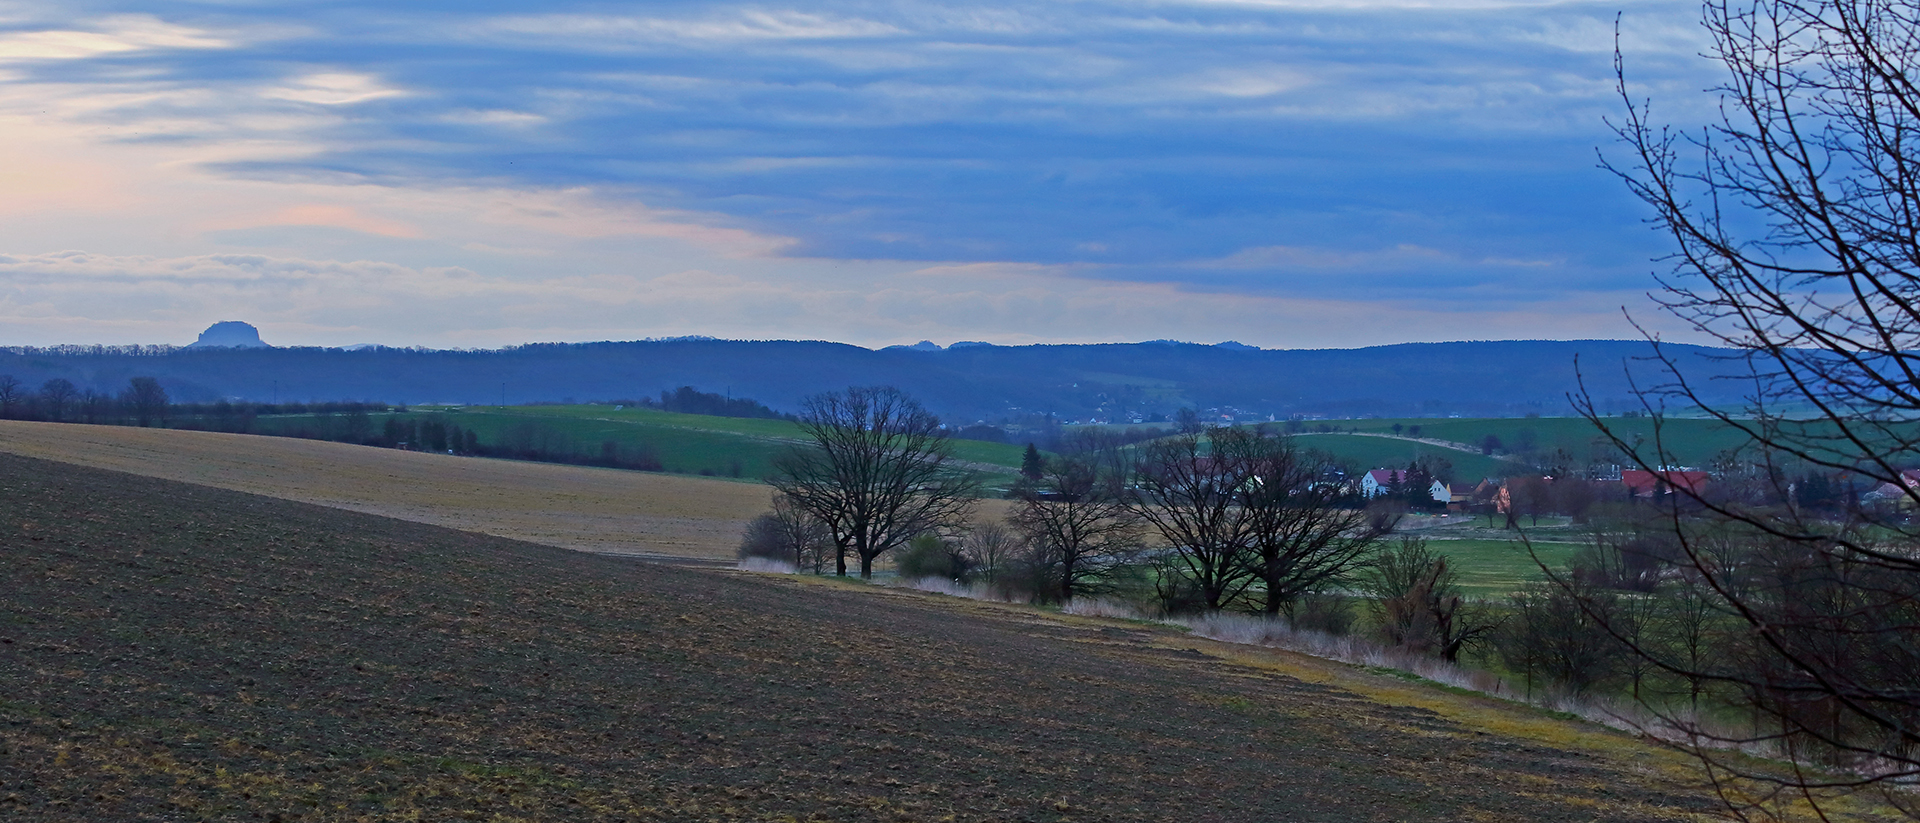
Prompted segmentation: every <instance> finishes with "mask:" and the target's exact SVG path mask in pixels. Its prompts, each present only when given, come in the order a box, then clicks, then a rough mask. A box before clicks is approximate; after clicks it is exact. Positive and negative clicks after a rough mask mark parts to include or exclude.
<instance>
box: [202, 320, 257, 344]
mask: <svg viewBox="0 0 1920 823" xmlns="http://www.w3.org/2000/svg"><path fill="white" fill-rule="evenodd" d="M187 348H189V349H207V348H227V349H261V348H267V344H266V342H265V341H263V340H261V339H260V330H259V329H256V328H254V327H253V324H251V323H242V322H240V321H238V320H222V321H220V322H218V323H215V324H213V325H211V326H208V327H207V330H206V331H203V332H201V333H200V339H199V340H196V341H194V342H192V343H190V344H188V345H187Z"/></svg>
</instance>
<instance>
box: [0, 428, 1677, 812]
mask: <svg viewBox="0 0 1920 823" xmlns="http://www.w3.org/2000/svg"><path fill="white" fill-rule="evenodd" d="M0 580H4V581H6V582H5V589H4V596H0V818H4V819H7V820H22V821H38V820H199V819H235V820H280V821H288V820H460V819H468V820H562V819H565V820H588V819H592V820H834V821H883V820H884V821H897V820H960V821H1002V820H1023V821H1065V820H1080V821H1091V820H1114V821H1134V820H1138V821H1163V820H1207V821H1216V820H1217V821H1236V820H1289V821H1316V820H1324V821H1349V820H1410V819H1420V820H1541V821H1556V820H1650V819H1652V820H1658V819H1679V818H1684V817H1685V816H1686V813H1687V812H1688V811H1689V810H1692V811H1698V810H1701V809H1704V808H1706V804H1705V801H1704V799H1703V796H1702V795H1700V794H1698V793H1696V792H1694V791H1692V790H1687V789H1682V788H1679V787H1678V786H1677V784H1670V783H1668V782H1666V781H1667V780H1668V779H1669V778H1670V777H1671V776H1673V775H1678V774H1681V773H1682V770H1681V769H1680V768H1679V766H1678V763H1679V761H1677V760H1675V759H1673V758H1672V757H1671V756H1669V755H1667V754H1665V753H1663V752H1659V751H1657V750H1654V749H1651V748H1648V747H1645V746H1642V745H1641V744H1639V743H1637V742H1634V741H1632V740H1630V739H1628V738H1626V737H1624V736H1620V735H1614V734H1611V733H1606V732H1601V731H1597V730H1595V729H1593V728H1592V727H1588V726H1584V725H1580V724H1572V723H1565V722H1562V721H1558V720H1553V719H1550V718H1546V717H1544V716H1542V715H1539V714H1537V713H1532V712H1524V711H1517V710H1513V709H1510V708H1507V707H1505V706H1504V704H1497V703H1494V702H1492V701H1485V700H1479V699H1476V698H1469V697H1462V696H1457V695H1450V694H1443V693H1440V692H1438V691H1437V690H1430V689H1426V688H1424V687H1420V686H1417V685H1412V684H1406V683H1404V682H1401V681H1396V680H1392V679H1390V678H1386V677H1379V676H1375V675H1370V674H1366V673H1364V672H1359V671H1357V670H1353V669H1349V668H1346V667H1339V666H1333V665H1331V664H1324V663H1321V662H1318V661H1312V660H1305V659H1299V658H1292V657H1287V656H1278V655H1269V654H1266V653H1264V652H1260V653H1256V652H1250V651H1248V650H1246V649H1238V650H1235V649H1234V647H1227V646H1221V645H1216V644H1211V643H1209V642H1207V641H1201V640H1196V639H1192V638H1188V637H1185V636H1182V635H1179V634H1175V633H1172V632H1170V631H1168V630H1164V629H1158V628H1152V627H1145V626H1138V625H1132V624H1122V623H1113V622H1100V621H1090V620H1081V619H1074V618H1057V617H1052V616H1048V615H1044V614H1039V613H1035V612H1032V611H1030V610H1025V609H1015V608H1010V607H1000V606H992V605H986V604H979V603H973V602H969V601H959V600H953V599H948V598H939V597H933V596H926V595H919V594H911V593H897V592H889V591H883V590H875V589H869V588H865V587H858V586H853V585H834V584H823V583H817V582H803V581H799V580H795V579H790V578H780V577H766V576H754V575H746V574H741V573H734V572H719V571H703V570H697V569H691V568H680V567H672V566H666V565H659V564H646V563H637V562H634V561H631V560H627V559H622V558H613V557H606V556H599V555H592V554H585V553H581V552H572V551H565V550H560V549H554V548H550V547H545V546H536V545H531V544H528V543H522V542H516V541H511V540H507V539H503V538H496V537H489V536H484V535H476V534H470V533H465V532H457V531H451V530H446V529H441V528H436V527H432V526H426V525H421V524H416V523H409V522H404V521H400V520H394V519H388V518H381V517H373V516H368V515H362V514H356V513H351V512H343V511H340V510H336V509H327V508H320V507H316V506H309V505H305V504H300V503H294V502H289V501H284V500H278V499H271V498H266V497H261V496H254V495H246V494H240V493H235V492H231V491H225V490H220V489H213V488H207V487H202V486H193V485H187V484H181V483H174V482H169V481H163V480H158V479H152V478H145V477H137V476H133V475H127V474H120V473H115V472H108V471H101V470H97V469H90V468H83V467H78V466H72V465H68V464H60V463H51V462H43V461H38V460H33V459H28V458H22V457H18V456H11V455H0ZM1222 656H1230V657H1232V658H1233V659H1231V660H1229V659H1222ZM1396 703H1405V704H1406V705H1396ZM1415 705H1418V706H1424V708H1415V707H1412V706H1415ZM1470 724H1471V725H1470ZM1476 729H1486V730H1492V729H1498V730H1500V733H1499V734H1494V733H1489V732H1488V731H1481V730H1476Z"/></svg>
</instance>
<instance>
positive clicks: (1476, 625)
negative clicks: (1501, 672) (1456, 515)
mask: <svg viewBox="0 0 1920 823" xmlns="http://www.w3.org/2000/svg"><path fill="white" fill-rule="evenodd" d="M1360 588H1361V589H1362V590H1364V591H1365V592H1366V593H1367V594H1370V595H1372V596H1373V600H1372V604H1373V608H1374V611H1375V613H1376V616H1377V617H1378V619H1379V623H1380V629H1381V631H1382V633H1384V634H1385V635H1386V637H1387V642H1389V643H1392V644H1394V645H1395V646H1398V647H1400V648H1404V649H1409V650H1412V651H1417V652H1423V653H1431V654H1436V655H1439V656H1440V658H1441V659H1443V660H1448V661H1457V660H1459V659H1460V653H1461V652H1462V651H1464V650H1465V649H1466V647H1467V646H1468V645H1469V644H1472V643H1475V642H1478V641H1480V640H1482V639H1484V638H1485V636H1486V635H1488V634H1489V633H1491V632H1492V631H1493V630H1494V629H1495V628H1496V625H1497V624H1496V623H1495V621H1494V620H1493V619H1492V616H1491V615H1490V614H1488V613H1487V611H1486V610H1485V609H1483V608H1480V607H1478V606H1477V605H1475V604H1473V603H1470V602H1468V601H1467V600H1466V598H1465V597H1463V596H1462V595H1461V594H1460V587H1459V583H1458V581H1457V579H1456V576H1455V574H1454V571H1453V567H1452V564H1451V563H1450V562H1449V561H1448V559H1447V556H1446V555H1444V554H1439V553H1436V552H1434V551H1432V550H1431V549H1429V548H1428V547H1427V541H1426V540H1425V539H1424V538H1420V537H1402V538H1400V540H1399V542H1398V543H1397V544H1390V545H1388V546H1386V547H1385V548H1383V549H1381V550H1380V552H1379V553H1378V555H1376V556H1375V557H1374V558H1372V562H1370V563H1369V564H1368V569H1367V573H1366V574H1365V575H1363V576H1362V577H1361V580H1360Z"/></svg>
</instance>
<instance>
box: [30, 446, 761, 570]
mask: <svg viewBox="0 0 1920 823" xmlns="http://www.w3.org/2000/svg"><path fill="white" fill-rule="evenodd" d="M0 452H6V453H12V454H20V455H26V456H28V457H39V458H45V459H48V460H60V461H64V462H69V463H78V464H81V465H86V466H93V467H96V468H105V469H113V470H115V471H124V472H131V473H133V474H140V475H145V476H148V477H159V478H164V479H168V480H182V481H186V482H189V483H198V484H203V485H208V486H216V487H219V488H223V489H234V490H238V491H246V492H253V493H256V494H264V495H267V496H270V497H279V498H283V499H287V500H298V501H301V502H304V503H315V504H319V505H322V506H332V507H335V508H342V509H349V510H352V511H357V512H366V513H369V514H379V515H385V516H388V517H398V518H400V519H402V520H411V521H414V522H416V523H431V524H434V525H441V526H451V527H454V528H459V529H464V530H467V531H477V532H483V533H486V534H492V535H498V536H502V537H511V538H514V539H517V540H527V541H531V542H535V543H542V544H545V545H549V546H559V547H562V548H568V549H580V550H584V551H591V552H600V553H605V554H661V555H672V556H679V557H704V558H715V559H731V558H732V557H733V553H734V548H735V547H736V546H738V545H739V543H740V533H741V530H742V529H743V528H745V526H746V521H747V520H749V519H751V518H752V517H753V516H754V515H757V514H759V513H761V512H763V511H766V510H767V506H768V504H769V500H770V498H771V494H772V492H771V490H770V489H768V488H767V487H766V486H762V485H758V484H754V483H736V482H727V481H722V480H709V479H706V478H699V477H687V476H684V475H665V474H648V473H643V472H630V471H614V470H611V469H594V468H584V467H580V466H561V465H552V464H546V463H527V462H520V461H510V460H486V459H481V458H474V457H454V456H452V455H445V454H424V453H421V452H407V451H396V450H393V449H376V448H369V447H366V446H353V445H348V444H344V443H328V442H324V441H316V440H295V439H291V438H283V437H260V436H249V435H238V434H216V433H209V432H191V431H176V430H170V429H139V428H130V427H126V426H82V425H74V424H56V423H26V422H20V421H0Z"/></svg>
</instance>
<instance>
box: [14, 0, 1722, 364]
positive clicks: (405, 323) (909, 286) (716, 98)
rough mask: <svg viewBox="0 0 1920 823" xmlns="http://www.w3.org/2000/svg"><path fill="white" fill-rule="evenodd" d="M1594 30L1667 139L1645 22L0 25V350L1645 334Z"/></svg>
mask: <svg viewBox="0 0 1920 823" xmlns="http://www.w3.org/2000/svg"><path fill="white" fill-rule="evenodd" d="M1616 12H1619V13H1622V14H1623V20H1624V24H1623V37H1624V39H1623V44H1624V48H1625V53H1626V57H1627V60H1628V63H1629V67H1630V71H1631V72H1632V73H1633V79H1634V80H1635V82H1636V84H1637V91H1638V92H1639V93H1642V94H1649V95H1653V96H1654V97H1655V98H1656V99H1658V100H1659V101H1660V103H1661V106H1662V107H1661V109H1660V112H1659V113H1661V114H1663V115H1664V116H1666V117H1668V118H1672V119H1675V120H1678V121H1680V122H1682V123H1685V122H1688V121H1689V119H1690V118H1692V119H1697V118H1698V117H1700V116H1702V115H1704V114H1705V112H1706V107H1707V106H1708V105H1710V104H1711V99H1710V98H1709V97H1707V96H1706V95H1704V94H1701V93H1700V90H1701V89H1703V88H1705V87H1707V86H1709V85H1711V84H1712V83H1713V81H1714V77H1713V75H1712V74H1711V66H1710V65H1708V64H1706V63H1705V62H1704V61H1702V60H1700V59H1699V58H1697V57H1696V56H1695V55H1696V54H1697V53H1698V52H1699V51H1700V50H1701V49H1702V47H1703V45H1704V44H1703V41H1702V40H1701V35H1700V33H1699V31H1698V27H1697V25H1696V23H1695V19H1694V16H1695V14H1696V10H1694V9H1692V8H1690V7H1687V6H1686V5H1685V4H1674V3H1629V4H1625V5H1622V4H1617V3H1616V4H1612V5H1597V4H1589V3H1530V2H1498V0H1465V1H1464V2H1448V1H1447V0H1409V1H1408V2H1394V1H1393V0H1382V1H1379V2H1375V1H1373V0H1357V1H1356V2H1338V0H1300V2H1287V1H1286V0H1278V1H1276V2H1255V1H1252V0H1249V1H1248V2H1231V1H1225V0H1201V1H1196V2H1101V1H1099V0H1084V1H1082V2H1045V3H1023V4H996V3H991V2H975V3H939V2H911V1H908V2H885V1H884V0H874V1H872V2H817V3H805V4H787V5H779V4H765V3H693V2H671V1H669V2H650V3H646V4H609V3H567V2H546V3H538V4H535V3H507V2H461V3H450V2H448V3H439V2H410V3H371V2H354V1H353V0H343V1H341V2H309V3H299V2H271V3H269V2H245V1H244V0H231V1H229V2H201V3H188V2H142V3H112V2H93V3H90V2H62V3H58V4H54V3H36V2H25V3H4V2H0V147H4V149H5V153H4V155H0V157H5V158H6V159H5V160H4V161H0V163H3V164H4V165H0V344H23V343H24V344H45V343H55V342H109V343H118V342H188V341H190V340H191V339H192V338H193V336H194V334H195V333H196V332H198V331H199V330H200V329H201V328H204V327H205V326H206V325H208V324H210V323H212V322H214V321H216V320H225V319H239V320H247V321H250V322H253V323H254V324H256V325H258V326H260V328H261V330H262V335H263V336H264V337H265V338H266V339H268V340H269V342H274V343H278V344H313V345H347V344H354V343H362V342H379V343H387V344H393V345H428V346H498V345H505V344H512V343H517V342H525V341H532V340H596V339H635V338H642V337H653V336H673V335H683V334H709V335H715V336H720V337H741V338H818V339H833V340H842V341H846V342H853V343H858V344H862V345H885V344H890V343H911V342H914V341H916V340H920V339H932V340H934V341H936V342H940V343H946V342H951V341H953V340H958V339H966V340H987V341H992V342H1000V343H1025V342H1090V341H1116V340H1142V339H1154V338H1178V339H1188V340H1198V341H1203V342H1214V341H1218V340H1224V339H1236V340H1240V341H1243V342H1247V343H1252V344H1256V345H1262V346H1269V347H1327V346H1335V347H1348V346H1364V345H1374V344H1384V343H1396V342H1406V341H1413V340H1457V339H1494V338H1515V337H1528V338H1571V337H1625V336H1630V335H1631V334H1632V330H1631V328H1630V327H1628V325H1627V324H1626V321H1625V320H1624V319H1623V318H1622V317H1621V313H1620V310H1621V307H1623V306H1626V307H1628V308H1630V309H1632V310H1633V311H1634V313H1635V316H1636V317H1639V318H1642V319H1644V320H1646V321H1648V322H1649V323H1651V324H1652V325H1653V326H1655V327H1656V328H1662V329H1668V330H1672V331H1677V330H1674V329H1672V328H1671V324H1670V323H1667V322H1666V321H1664V320H1663V319H1662V318H1660V317H1659V316H1658V315H1657V312H1655V311H1653V310H1651V309H1650V308H1649V307H1648V305H1647V303H1646V301H1645V298H1644V297H1643V296H1642V295H1643V293H1644V292H1645V291H1646V290H1647V289H1648V288H1650V287H1651V286H1652V281H1651V279H1650V278H1649V272H1651V271H1652V270H1654V268H1655V264H1653V263H1651V262H1649V258H1650V257H1653V256H1656V255H1658V254H1660V252H1661V249H1662V246H1661V244H1660V238H1659V237H1658V236H1657V235H1654V234H1653V233H1651V232H1650V231H1649V230H1648V229H1647V228H1646V227H1645V226H1644V225H1643V224H1642V222H1641V221H1642V219H1643V218H1644V217H1645V216H1646V215H1645V212H1644V211H1643V210H1641V209H1640V208H1639V207H1638V206H1637V204H1636V203H1634V202H1632V201H1631V200H1630V198H1628V196H1627V195H1626V193H1625V192H1624V190H1623V189H1622V187H1621V186H1620V185H1619V184H1618V183H1617V182H1615V181H1613V180H1612V179H1611V178H1609V177H1608V176H1607V175H1606V174H1605V173H1604V172H1601V171H1599V170H1597V169H1596V168H1595V154H1594V151H1595V149H1596V147H1604V146H1605V145H1607V144H1608V143H1609V139H1610V138H1609V135H1608V134H1607V132H1606V130H1605V127H1604V125H1603V123H1602V118H1603V117H1604V116H1606V115H1607V114H1609V113H1612V112H1613V111H1615V110H1616V108H1617V106H1618V103H1617V99H1616V98H1615V96H1614V94H1613V90H1612V78H1611V68H1610V61H1611V57H1612V53H1611V49H1612V44H1613V20H1614V15H1615V13H1616ZM1677 336H1679V337H1684V336H1685V335H1684V334H1680V335H1677Z"/></svg>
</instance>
